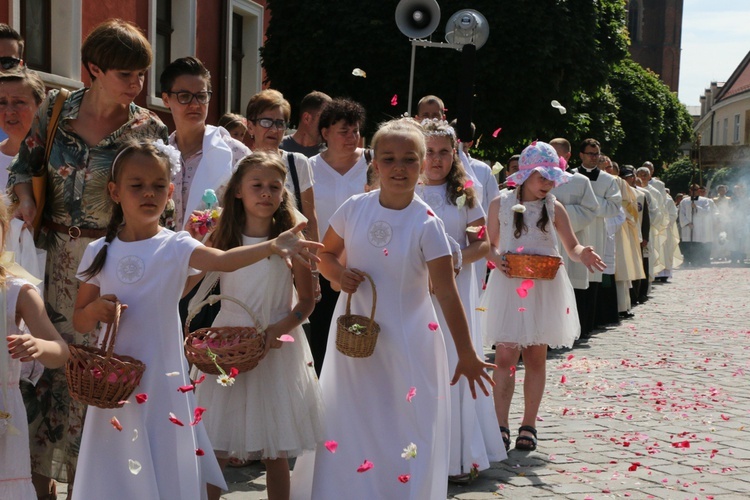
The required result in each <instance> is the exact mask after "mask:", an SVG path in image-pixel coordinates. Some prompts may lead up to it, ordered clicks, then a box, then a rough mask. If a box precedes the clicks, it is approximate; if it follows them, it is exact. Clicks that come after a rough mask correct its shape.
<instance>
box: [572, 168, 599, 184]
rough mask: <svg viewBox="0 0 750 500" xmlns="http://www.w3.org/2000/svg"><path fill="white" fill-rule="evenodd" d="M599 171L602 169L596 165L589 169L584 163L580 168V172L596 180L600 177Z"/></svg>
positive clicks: (591, 179)
mask: <svg viewBox="0 0 750 500" xmlns="http://www.w3.org/2000/svg"><path fill="white" fill-rule="evenodd" d="M599 172H601V170H599V169H598V168H596V167H594V168H593V169H592V170H589V169H587V168H586V167H584V166H583V165H581V168H579V169H578V173H580V174H583V175H585V176H586V177H588V179H589V180H590V181H596V180H597V179H598V178H599Z"/></svg>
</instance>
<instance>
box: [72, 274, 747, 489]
mask: <svg viewBox="0 0 750 500" xmlns="http://www.w3.org/2000/svg"><path fill="white" fill-rule="evenodd" d="M748 302H750V268H746V267H734V268H732V267H722V266H720V265H714V266H712V267H710V268H703V269H687V270H679V271H677V272H676V273H675V277H674V278H673V280H671V282H670V283H668V284H654V290H653V293H652V295H651V300H649V302H647V303H646V304H645V305H641V306H639V307H637V308H636V309H634V312H635V314H636V317H635V318H634V319H632V320H628V321H625V322H623V323H622V324H621V325H619V326H617V327H614V328H609V329H607V330H606V331H600V332H599V333H598V334H595V335H594V336H593V337H592V338H591V339H590V340H589V341H588V342H586V343H582V344H580V345H579V346H577V347H576V348H574V349H572V350H570V351H555V352H551V353H550V355H549V358H548V359H549V360H548V364H547V370H548V373H547V391H546V395H545V398H544V400H543V401H542V408H541V410H540V415H539V422H538V425H537V428H538V430H539V447H538V449H537V451H535V452H531V453H523V452H516V451H514V450H513V449H511V451H510V453H509V458H508V460H506V461H505V462H502V463H496V464H493V466H492V468H491V469H490V470H487V471H483V472H482V474H481V475H480V477H479V478H478V479H477V480H475V481H474V482H473V483H471V484H470V485H465V486H453V485H452V486H450V488H449V498H457V499H464V500H481V499H491V498H493V499H494V498H515V499H518V498H524V499H525V498H569V499H603V498H634V499H635V498H664V499H710V498H721V499H735V498H736V499H741V498H748V497H750V475H749V474H748V472H749V471H750V437H749V436H748V434H747V431H748V430H750V425H748V424H749V422H750V414H749V413H748V412H750V386H749V385H748V384H747V381H748V377H750V361H749V360H750V356H749V355H750V304H748ZM523 374H524V373H523V367H522V366H519V369H518V372H517V373H516V375H515V376H516V377H518V384H517V387H516V397H517V398H518V399H517V400H515V401H514V406H513V415H512V419H513V421H516V422H518V421H519V420H520V416H521V411H520V410H521V407H520V403H521V399H520V394H521V393H520V391H521V386H522V384H521V382H522V379H523ZM519 425H520V423H519ZM746 425H747V426H748V429H747V430H746V429H745V426H746ZM511 427H513V429H512V434H513V436H512V438H513V440H514V441H515V436H516V434H517V427H518V425H513V426H511ZM226 478H227V482H228V483H229V485H230V488H231V491H230V492H229V493H227V494H226V495H225V496H223V497H222V498H225V499H227V500H240V499H243V500H260V499H265V498H267V496H266V493H265V483H264V474H263V469H262V467H261V466H259V465H254V466H251V467H246V468H243V469H228V470H227V473H226ZM60 498H62V497H60Z"/></svg>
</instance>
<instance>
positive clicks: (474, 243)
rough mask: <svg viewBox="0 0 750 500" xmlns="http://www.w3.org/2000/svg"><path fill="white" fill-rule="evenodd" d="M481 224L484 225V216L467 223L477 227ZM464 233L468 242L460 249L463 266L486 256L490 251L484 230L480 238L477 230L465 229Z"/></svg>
mask: <svg viewBox="0 0 750 500" xmlns="http://www.w3.org/2000/svg"><path fill="white" fill-rule="evenodd" d="M481 226H484V217H482V218H481V219H477V220H475V221H473V222H469V225H468V227H472V228H478V227H481ZM466 235H467V237H468V240H469V244H468V246H467V247H466V248H464V249H463V250H462V251H461V254H462V258H461V260H462V261H463V265H464V266H467V265H469V264H471V263H472V262H476V261H478V260H479V259H483V258H484V257H487V254H489V252H490V242H489V240H488V239H487V234H486V231H485V234H482V237H481V238H480V237H479V232H478V231H466Z"/></svg>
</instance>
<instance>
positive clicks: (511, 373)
mask: <svg viewBox="0 0 750 500" xmlns="http://www.w3.org/2000/svg"><path fill="white" fill-rule="evenodd" d="M515 374H516V365H513V366H511V367H510V376H511V377H512V376H513V375H515Z"/></svg>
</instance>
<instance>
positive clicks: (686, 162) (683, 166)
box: [661, 157, 701, 198]
mask: <svg viewBox="0 0 750 500" xmlns="http://www.w3.org/2000/svg"><path fill="white" fill-rule="evenodd" d="M700 177H701V176H700V172H699V170H698V167H697V166H696V165H695V164H694V163H693V162H692V161H690V158H686V157H683V158H680V159H679V160H677V161H676V162H674V163H672V164H671V165H669V167H667V168H666V169H665V170H664V173H662V175H661V180H662V181H663V182H664V184H665V185H666V186H667V187H668V188H669V192H670V193H672V197H673V198H674V196H675V195H676V194H677V193H685V194H687V193H688V191H689V189H688V188H689V187H690V184H692V183H693V182H700V181H699V179H700Z"/></svg>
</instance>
